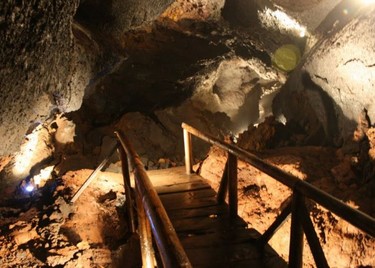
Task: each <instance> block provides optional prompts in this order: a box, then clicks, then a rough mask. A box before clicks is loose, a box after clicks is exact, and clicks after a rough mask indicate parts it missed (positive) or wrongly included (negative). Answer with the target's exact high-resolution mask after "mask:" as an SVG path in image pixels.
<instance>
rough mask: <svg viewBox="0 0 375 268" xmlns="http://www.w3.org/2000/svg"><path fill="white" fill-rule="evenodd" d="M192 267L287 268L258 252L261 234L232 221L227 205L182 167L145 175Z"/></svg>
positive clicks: (269, 251) (270, 253) (270, 251)
mask: <svg viewBox="0 0 375 268" xmlns="http://www.w3.org/2000/svg"><path fill="white" fill-rule="evenodd" d="M147 173H148V175H149V178H150V180H151V182H152V184H153V185H154V187H155V189H156V191H157V192H158V194H159V197H160V199H161V201H162V203H163V205H164V207H165V209H166V211H167V214H168V216H169V218H170V220H171V222H172V224H173V226H174V228H175V230H176V232H177V235H178V237H179V239H180V241H181V244H182V246H183V248H184V249H185V252H186V254H187V256H188V258H189V260H190V262H191V264H192V266H193V267H286V266H287V264H286V262H285V261H283V260H282V259H281V258H280V257H279V256H278V255H277V253H276V252H275V251H274V250H273V249H272V248H271V247H270V246H266V247H265V248H262V249H259V248H258V247H257V246H256V238H258V237H260V234H259V233H258V232H257V231H256V230H254V229H248V228H247V224H246V222H245V221H244V220H243V219H241V218H240V217H237V218H235V219H231V217H230V216H229V208H228V205H227V204H226V203H223V204H218V202H217V197H216V196H217V195H216V192H215V191H214V190H213V189H212V188H211V187H210V185H209V184H208V182H207V181H206V180H205V179H203V178H202V177H200V176H199V175H196V174H191V175H186V173H185V167H177V168H170V169H164V170H155V171H148V172H147Z"/></svg>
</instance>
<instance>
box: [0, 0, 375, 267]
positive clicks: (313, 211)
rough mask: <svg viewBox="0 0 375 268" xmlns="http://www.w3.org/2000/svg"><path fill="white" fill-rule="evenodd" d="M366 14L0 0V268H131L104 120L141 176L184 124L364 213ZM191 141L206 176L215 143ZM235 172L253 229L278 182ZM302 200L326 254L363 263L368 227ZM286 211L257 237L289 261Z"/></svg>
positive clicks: (205, 4) (180, 152)
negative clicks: (136, 161) (267, 236)
mask: <svg viewBox="0 0 375 268" xmlns="http://www.w3.org/2000/svg"><path fill="white" fill-rule="evenodd" d="M374 24H375V1H371V0H294V1H290V0H155V1H144V0H140V1H134V0H125V1H119V0H111V1H98V0H81V1H78V0H76V1H63V0H55V1H47V0H31V1H23V0H21V1H20V0H4V1H3V2H2V3H1V4H0V32H1V36H2V38H1V39H0V47H1V51H2V53H1V56H0V63H1V64H0V99H1V101H2V105H1V106H0V122H1V125H0V135H1V136H2V137H3V138H2V142H1V144H0V237H1V239H0V252H1V254H0V266H1V267H75V266H77V267H141V266H142V264H141V263H140V257H139V254H140V248H139V245H138V244H139V241H138V238H136V237H134V236H133V235H131V234H130V233H129V226H128V223H127V221H126V219H125V216H124V212H123V211H124V206H125V201H126V198H125V196H124V191H125V190H124V182H123V177H122V163H121V157H120V155H119V153H117V152H116V153H114V148H115V146H116V145H117V139H116V135H115V131H120V132H121V133H125V135H126V137H127V138H128V139H129V141H130V142H131V144H132V146H133V147H134V149H135V151H136V152H137V154H138V155H139V158H140V160H141V161H142V164H143V166H144V168H145V170H147V171H148V172H150V174H152V172H156V171H159V170H164V169H169V168H177V167H182V166H184V165H185V163H184V159H185V158H184V157H185V156H184V139H183V130H182V128H181V124H182V123H187V124H189V125H191V126H193V127H194V128H197V129H199V130H200V131H202V132H204V133H207V134H208V135H212V136H213V137H215V138H217V139H220V140H223V141H226V142H229V143H230V144H235V145H236V146H238V147H240V148H242V149H243V150H246V151H247V152H251V153H252V154H254V155H256V156H257V157H259V158H261V159H263V160H264V161H266V162H267V163H270V164H271V165H273V166H276V167H277V168H279V169H281V170H283V171H284V172H287V173H288V174H292V175H293V176H295V177H296V178H298V179H300V180H302V181H306V182H308V183H310V184H312V185H314V186H315V187H317V188H318V189H320V190H322V191H324V192H326V193H328V194H330V195H332V196H334V197H335V198H337V199H339V200H341V201H342V202H343V203H344V204H346V205H348V206H350V207H352V208H353V209H355V210H358V211H360V212H361V213H364V214H366V215H367V216H368V217H369V218H370V219H372V220H374V217H375V125H374V123H373V121H374V120H375V106H374V103H375V94H374V90H373V89H371V88H373V87H374V84H375V52H374V49H373V48H374V47H375V35H374V27H373V25H374ZM193 142H194V146H193V152H192V155H193V156H194V157H193V158H192V165H193V169H194V172H197V173H199V175H200V176H201V177H203V178H204V179H206V180H207V181H208V183H209V184H210V186H211V187H212V188H213V189H215V190H218V189H219V188H220V185H219V184H220V179H221V177H222V174H223V171H224V170H225V166H226V157H227V155H226V153H225V152H223V150H221V149H220V148H218V147H217V146H210V145H209V144H207V143H204V142H202V141H200V140H197V139H194V140H193ZM104 160H105V165H104V166H103V167H102V168H103V169H101V171H100V172H99V173H98V175H97V177H96V178H95V179H94V180H93V181H92V183H91V185H90V186H89V187H88V188H87V189H86V190H85V192H84V193H82V195H81V196H80V197H79V199H78V200H77V201H76V202H71V200H72V198H73V196H74V194H75V193H77V191H78V189H79V187H80V186H81V185H82V184H83V183H84V182H85V180H86V179H87V178H88V177H90V174H92V173H93V171H94V170H96V169H97V168H98V166H100V165H101V164H102V163H103V161H104ZM236 173H238V174H237V176H238V215H239V216H240V217H241V218H243V220H244V221H245V222H246V224H247V226H248V228H255V229H256V230H258V231H259V232H264V231H266V230H267V228H268V226H269V225H270V224H271V223H272V222H273V221H274V220H275V218H277V216H278V215H280V213H281V211H282V209H283V207H284V205H285V204H284V202H285V200H288V198H289V196H290V195H291V190H290V189H289V188H287V187H285V186H283V185H281V184H280V183H278V182H276V181H273V180H272V179H270V177H269V176H268V175H266V174H265V173H263V172H261V171H259V170H257V169H255V168H254V167H252V166H251V165H249V164H248V163H245V162H242V161H239V162H238V166H237V172H236ZM308 207H309V213H310V218H311V221H312V223H313V226H314V228H315V230H316V232H317V233H318V238H319V241H320V244H321V246H322V248H323V250H324V252H325V255H326V258H327V262H328V264H329V267H374V266H375V258H374V252H375V238H374V237H372V236H371V235H370V234H367V233H366V232H363V231H362V230H359V229H358V228H356V227H354V226H352V225H351V224H349V223H347V222H346V221H344V220H343V219H341V218H340V217H338V216H336V215H335V214H333V213H332V212H331V211H329V210H327V209H325V208H324V207H322V206H320V205H319V204H316V203H314V204H310V203H309V204H308ZM367 216H366V217H367ZM290 225H291V223H290V219H288V220H287V222H286V223H285V225H283V226H282V228H280V230H279V231H278V233H277V234H275V236H274V237H273V238H272V239H271V240H270V242H269V243H270V246H272V248H273V249H274V250H275V251H276V252H277V254H278V255H279V256H280V258H281V259H283V260H285V261H287V260H288V256H289V240H288V239H289V236H290V235H289V232H290ZM305 243H306V242H305ZM307 248H308V246H305V249H307ZM302 262H303V267H316V266H315V262H314V258H313V256H312V253H311V252H309V251H308V250H306V252H305V253H304V256H303V261H302ZM211 267H218V266H214V265H213V266H211ZM223 267H225V266H223ZM272 267H274V266H272Z"/></svg>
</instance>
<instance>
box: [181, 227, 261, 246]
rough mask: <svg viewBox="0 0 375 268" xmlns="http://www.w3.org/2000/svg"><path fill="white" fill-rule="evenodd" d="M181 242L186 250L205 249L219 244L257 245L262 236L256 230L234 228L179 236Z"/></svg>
mask: <svg viewBox="0 0 375 268" xmlns="http://www.w3.org/2000/svg"><path fill="white" fill-rule="evenodd" d="M178 236H179V238H180V241H181V243H182V245H183V247H184V248H193V247H199V248H205V247H214V246H217V245H219V244H222V245H226V246H230V245H232V244H240V243H255V240H256V239H257V238H258V237H259V236H260V234H259V233H258V232H257V231H256V230H254V229H244V228H233V229H228V230H225V231H221V232H212V233H201V234H196V235H194V234H191V235H184V234H179V233H178Z"/></svg>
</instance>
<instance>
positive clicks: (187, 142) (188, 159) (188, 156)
mask: <svg viewBox="0 0 375 268" xmlns="http://www.w3.org/2000/svg"><path fill="white" fill-rule="evenodd" d="M183 131H184V149H185V168H186V174H191V173H192V171H193V163H192V159H193V157H192V155H193V153H192V147H191V134H190V133H189V131H187V130H186V129H183Z"/></svg>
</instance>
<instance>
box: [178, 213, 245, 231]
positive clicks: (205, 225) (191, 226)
mask: <svg viewBox="0 0 375 268" xmlns="http://www.w3.org/2000/svg"><path fill="white" fill-rule="evenodd" d="M172 223H173V226H174V228H175V230H176V231H177V232H178V233H180V232H185V233H189V232H192V233H193V232H194V231H198V232H199V233H202V232H220V231H225V230H227V229H229V228H237V227H242V228H245V227H246V226H247V224H246V222H244V221H243V220H242V219H240V218H238V219H236V220H231V219H229V218H228V217H226V218H221V217H196V218H188V219H174V220H173V221H172Z"/></svg>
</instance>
